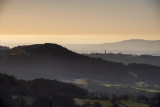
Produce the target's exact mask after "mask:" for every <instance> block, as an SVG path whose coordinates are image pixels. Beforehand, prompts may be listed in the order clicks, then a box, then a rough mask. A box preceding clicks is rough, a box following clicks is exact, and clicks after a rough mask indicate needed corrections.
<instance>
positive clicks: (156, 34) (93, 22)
mask: <svg viewBox="0 0 160 107" xmlns="http://www.w3.org/2000/svg"><path fill="white" fill-rule="evenodd" d="M4 1H6V3H4V4H3V7H1V11H0V42H16V43H19V42H23V43H41V42H57V43H104V42H115V41H120V40H124V39H146V40H159V39H160V20H159V19H160V15H159V5H158V4H157V2H156V1H158V0H4ZM1 6H2V5H1Z"/></svg>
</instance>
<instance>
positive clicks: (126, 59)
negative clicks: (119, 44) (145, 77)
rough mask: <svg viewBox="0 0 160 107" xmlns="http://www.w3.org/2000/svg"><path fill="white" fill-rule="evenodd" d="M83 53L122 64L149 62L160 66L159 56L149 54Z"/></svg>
mask: <svg viewBox="0 0 160 107" xmlns="http://www.w3.org/2000/svg"><path fill="white" fill-rule="evenodd" d="M85 55H86V56H89V57H93V58H101V59H103V60H107V61H113V62H119V63H123V64H131V63H138V64H150V65H157V66H160V56H151V55H140V56H138V55H132V54H121V53H118V54H114V53H108V54H107V53H106V54H99V53H91V54H85Z"/></svg>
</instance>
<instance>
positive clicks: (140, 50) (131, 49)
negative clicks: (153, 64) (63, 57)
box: [63, 39, 160, 56]
mask: <svg viewBox="0 0 160 107" xmlns="http://www.w3.org/2000/svg"><path fill="white" fill-rule="evenodd" d="M63 46H65V47H67V48H68V49H70V50H74V51H76V52H78V53H92V52H94V53H104V52H105V50H106V52H107V53H110V52H112V53H123V54H135V55H143V54H147V55H154V56H160V40H155V41H154V40H143V39H131V40H124V41H120V42H115V43H104V44H68V45H63Z"/></svg>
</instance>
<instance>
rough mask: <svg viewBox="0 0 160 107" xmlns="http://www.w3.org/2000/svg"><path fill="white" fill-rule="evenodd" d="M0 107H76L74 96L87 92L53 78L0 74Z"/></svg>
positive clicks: (83, 95) (82, 96)
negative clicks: (20, 77)
mask: <svg viewBox="0 0 160 107" xmlns="http://www.w3.org/2000/svg"><path fill="white" fill-rule="evenodd" d="M0 87H1V88H0V107H26V106H27V107H77V106H76V105H75V103H74V98H85V96H86V95H87V94H88V92H87V91H86V90H84V89H81V88H79V87H77V86H74V85H72V84H68V83H62V82H59V81H55V80H46V79H36V80H32V81H25V80H17V79H16V78H14V77H13V76H8V75H6V74H0Z"/></svg>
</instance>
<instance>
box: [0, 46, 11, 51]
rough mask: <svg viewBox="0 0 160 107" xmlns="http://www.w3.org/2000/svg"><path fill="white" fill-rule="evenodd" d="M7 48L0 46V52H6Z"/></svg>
mask: <svg viewBox="0 0 160 107" xmlns="http://www.w3.org/2000/svg"><path fill="white" fill-rule="evenodd" d="M8 49H9V47H4V46H0V51H4V50H8Z"/></svg>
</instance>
